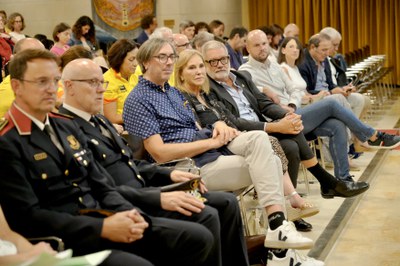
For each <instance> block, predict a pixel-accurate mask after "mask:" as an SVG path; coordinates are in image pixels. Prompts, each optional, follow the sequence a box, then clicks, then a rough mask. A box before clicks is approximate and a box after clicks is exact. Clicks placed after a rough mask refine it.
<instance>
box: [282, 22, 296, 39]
mask: <svg viewBox="0 0 400 266" xmlns="http://www.w3.org/2000/svg"><path fill="white" fill-rule="evenodd" d="M299 35H300V29H299V27H298V26H297V25H296V24H294V23H290V24H287V25H286V27H285V28H284V30H283V38H286V37H295V38H297V39H298V38H299Z"/></svg>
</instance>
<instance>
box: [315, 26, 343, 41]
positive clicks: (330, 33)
mask: <svg viewBox="0 0 400 266" xmlns="http://www.w3.org/2000/svg"><path fill="white" fill-rule="evenodd" d="M320 33H324V34H326V35H328V36H329V37H331V39H332V40H334V39H339V40H342V35H341V34H340V32H338V31H337V30H336V29H335V28H332V27H325V28H323V29H322V30H321V31H320Z"/></svg>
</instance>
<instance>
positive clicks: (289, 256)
mask: <svg viewBox="0 0 400 266" xmlns="http://www.w3.org/2000/svg"><path fill="white" fill-rule="evenodd" d="M267 265H268V266H324V265H325V263H324V262H323V261H320V260H316V259H313V258H310V257H307V256H306V255H303V254H300V253H299V252H297V251H296V250H293V249H289V250H288V251H287V253H286V257H284V258H277V257H276V256H275V255H274V253H272V252H271V251H269V252H268V262H267Z"/></svg>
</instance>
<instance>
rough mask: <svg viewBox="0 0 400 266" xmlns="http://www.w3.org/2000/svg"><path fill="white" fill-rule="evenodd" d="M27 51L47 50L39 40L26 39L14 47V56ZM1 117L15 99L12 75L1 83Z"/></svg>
mask: <svg viewBox="0 0 400 266" xmlns="http://www.w3.org/2000/svg"><path fill="white" fill-rule="evenodd" d="M27 49H43V50H44V49H45V48H44V45H43V44H42V43H41V42H40V41H39V40H37V39H34V38H25V39H22V40H20V41H19V42H17V43H16V44H15V46H14V55H16V54H18V53H19V52H22V51H24V50H27ZM0 99H1V101H0V117H3V116H4V114H5V113H6V112H7V110H8V109H9V108H10V106H11V104H12V102H13V101H14V99H15V96H14V92H13V91H12V89H11V80H10V75H7V76H6V77H5V78H4V80H3V82H2V83H0Z"/></svg>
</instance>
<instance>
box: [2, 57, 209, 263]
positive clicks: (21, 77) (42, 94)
mask: <svg viewBox="0 0 400 266" xmlns="http://www.w3.org/2000/svg"><path fill="white" fill-rule="evenodd" d="M56 61H57V60H56V57H55V56H54V55H53V54H52V53H50V52H48V51H43V50H30V49H29V50H26V51H23V52H21V53H20V54H18V55H16V56H15V57H14V58H13V60H12V62H11V63H10V73H11V85H12V88H13V91H14V93H15V96H16V99H15V102H14V103H13V105H12V106H11V108H10V110H9V111H8V112H7V114H6V116H5V118H4V119H3V120H2V122H1V127H0V167H1V169H2V171H1V173H0V188H1V194H0V203H1V205H2V207H3V210H4V213H5V215H6V217H7V219H8V221H9V223H10V226H11V227H12V228H13V229H14V230H16V231H17V232H19V233H21V234H23V235H25V236H27V237H34V236H43V235H57V236H59V237H61V238H62V239H63V240H64V241H65V244H66V247H67V248H72V249H74V251H75V254H76V255H81V254H85V253H91V252H95V251H99V250H103V249H111V250H113V252H112V254H111V255H110V257H109V258H107V259H106V261H105V262H104V263H103V265H135V266H136V265H161V264H168V265H203V264H204V263H205V262H206V260H207V257H208V255H209V253H210V248H211V247H210V245H209V243H211V242H212V241H214V239H213V236H212V234H211V233H210V231H209V230H207V229H206V228H204V227H203V226H201V225H199V224H196V223H189V222H185V221H177V220H171V219H167V218H154V217H151V216H148V215H146V214H144V213H143V212H141V211H140V210H139V209H137V208H135V207H134V206H133V205H132V204H131V203H130V202H128V201H126V200H125V199H124V198H123V197H122V196H121V195H120V194H119V193H118V192H117V191H116V190H115V188H114V186H112V185H110V184H109V179H110V178H111V177H109V176H108V174H107V172H106V171H105V170H104V168H103V167H102V166H101V165H100V164H99V163H98V162H97V161H95V160H94V159H93V156H92V153H91V151H90V150H89V149H87V140H86V138H85V136H84V135H83V134H82V132H81V131H80V130H79V128H78V127H77V126H76V124H74V123H73V122H72V121H71V120H70V119H69V118H66V117H63V116H61V115H57V114H52V113H49V112H50V111H51V110H52V109H53V108H54V105H55V102H56V90H57V84H58V81H59V79H60V73H59V71H58V67H57V63H56ZM97 84H98V86H100V84H101V82H100V81H97Z"/></svg>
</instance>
